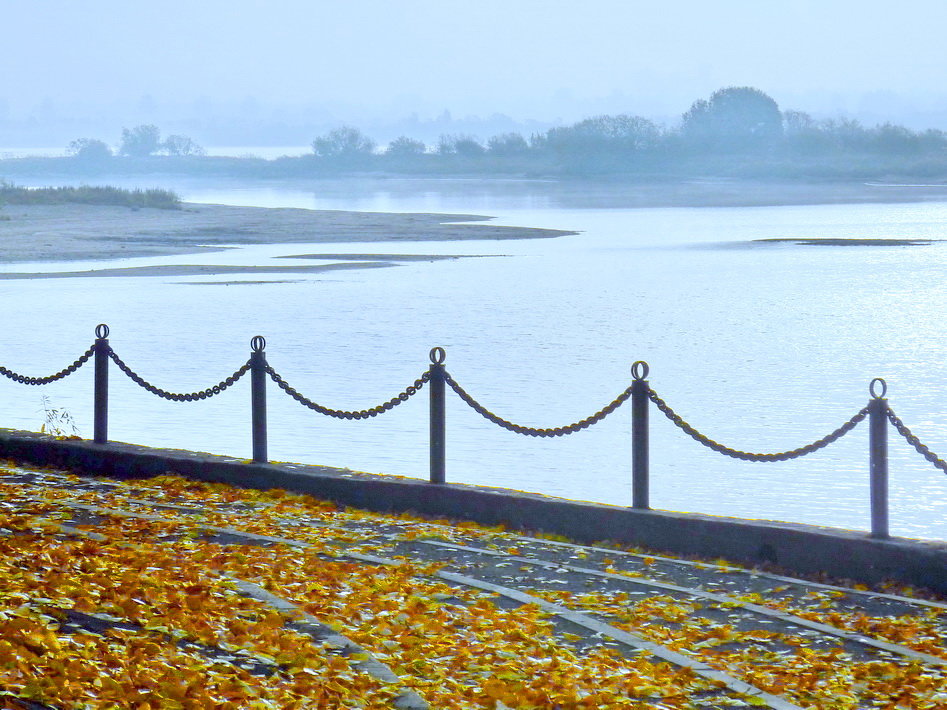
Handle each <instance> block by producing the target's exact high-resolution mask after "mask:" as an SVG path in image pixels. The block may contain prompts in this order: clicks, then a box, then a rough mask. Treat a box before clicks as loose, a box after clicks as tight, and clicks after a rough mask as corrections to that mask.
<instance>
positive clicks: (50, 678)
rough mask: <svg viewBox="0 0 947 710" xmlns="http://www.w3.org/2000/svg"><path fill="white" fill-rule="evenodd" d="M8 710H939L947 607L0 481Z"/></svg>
mask: <svg viewBox="0 0 947 710" xmlns="http://www.w3.org/2000/svg"><path fill="white" fill-rule="evenodd" d="M0 577H2V579H3V584H2V587H0V697H2V698H3V703H4V705H3V706H4V707H9V708H47V707H52V708H136V709H141V710H144V709H148V708H151V709H155V708H391V707H396V708H414V709H418V710H419V709H420V708H425V707H430V708H488V709H489V710H498V709H499V710H502V708H522V709H524V710H525V709H526V708H620V707H640V708H725V707H733V706H737V707H739V706H747V707H751V706H762V707H774V708H786V709H789V708H793V707H802V708H831V709H835V708H839V709H845V710H854V709H856V708H892V709H893V708H947V647H945V637H947V604H944V603H943V602H938V601H936V600H933V599H930V598H927V599H922V598H920V595H919V593H917V592H914V591H913V590H904V589H901V590H895V589H886V590H875V591H869V590H866V589H864V588H861V589H854V588H853V589H846V588H840V587H836V586H830V585H826V584H816V583H812V582H806V581H803V580H794V579H790V578H785V577H778V576H776V575H772V574H767V573H763V572H756V571H746V570H742V569H739V568H736V567H734V566H730V565H727V564H726V563H724V562H723V561H705V562H698V561H692V560H691V561H681V560H672V559H669V558H665V557H658V556H651V555H648V554H646V553H643V552H641V551H636V550H630V549H625V550H622V549H617V548H606V547H584V546H576V545H571V544H569V543H568V542H567V541H564V540H554V539H548V538H525V537H521V536H519V535H516V534H514V533H511V532H508V531H504V530H501V529H495V528H484V527H479V526H476V525H473V524H470V523H451V522H450V521H445V520H441V521H432V520H421V519H417V518H412V517H410V516H392V515H388V516H385V515H378V514H374V513H368V512H365V511H360V510H353V509H339V508H338V507H336V506H335V505H334V504H331V503H326V502H323V501H319V500H316V499H314V498H311V497H307V496H298V495H292V494H287V493H285V492H282V491H269V492H260V491H249V490H242V489H236V488H231V487H226V486H218V485H207V484H202V483H196V482H193V481H188V480H185V479H181V478H172V477H161V478H153V479H148V480H142V481H133V482H127V483H119V482H116V481H111V480H107V479H96V478H88V477H77V476H73V475H69V474H67V473H63V472H56V471H45V470H33V469H25V468H23V467H18V466H15V465H12V464H10V465H7V466H5V467H0Z"/></svg>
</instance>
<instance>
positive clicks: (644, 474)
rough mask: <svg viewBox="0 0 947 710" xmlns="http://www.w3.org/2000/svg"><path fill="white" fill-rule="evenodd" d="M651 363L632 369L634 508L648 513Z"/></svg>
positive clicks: (639, 364) (640, 364)
mask: <svg viewBox="0 0 947 710" xmlns="http://www.w3.org/2000/svg"><path fill="white" fill-rule="evenodd" d="M648 370H649V368H648V363H646V362H645V361H644V360H639V361H638V362H636V363H635V364H634V365H632V366H631V375H632V377H634V378H635V379H634V381H633V382H632V383H631V477H632V482H631V506H632V507H633V508H640V509H642V510H649V509H650V503H649V501H648V394H649V393H650V392H651V387H650V385H648V380H647V377H648Z"/></svg>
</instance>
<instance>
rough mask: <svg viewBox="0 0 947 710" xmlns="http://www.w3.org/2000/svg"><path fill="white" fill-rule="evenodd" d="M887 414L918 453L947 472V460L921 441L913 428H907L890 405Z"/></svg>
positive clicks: (889, 419)
mask: <svg viewBox="0 0 947 710" xmlns="http://www.w3.org/2000/svg"><path fill="white" fill-rule="evenodd" d="M885 414H886V415H887V416H888V421H889V422H891V424H892V425H893V426H894V428H895V429H897V430H898V433H899V434H900V435H901V436H903V437H904V438H905V440H906V441H907V442H908V443H909V444H910V445H911V446H913V447H914V448H915V450H916V451H917V453H919V454H920V455H921V456H923V457H924V458H925V459H927V460H928V461H930V462H931V463H932V464H934V465H935V466H936V467H937V468H939V469H940V470H941V471H943V472H944V473H947V461H944V460H943V459H942V458H940V457H939V456H938V455H937V454H935V453H934V452H933V451H931V450H930V449H929V448H927V447H926V446H925V445H924V444H922V443H921V440H920V439H918V438H917V437H916V436H915V435H914V434H913V433H911V430H910V429H908V428H907V425H905V423H904V422H903V421H901V418H900V417H899V416H898V415H897V414H895V413H894V410H893V409H891V407H888V408H887V409H886V411H885Z"/></svg>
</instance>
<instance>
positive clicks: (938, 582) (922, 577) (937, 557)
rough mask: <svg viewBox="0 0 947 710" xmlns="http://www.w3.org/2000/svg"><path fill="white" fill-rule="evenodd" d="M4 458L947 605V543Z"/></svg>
mask: <svg viewBox="0 0 947 710" xmlns="http://www.w3.org/2000/svg"><path fill="white" fill-rule="evenodd" d="M0 457H2V458H6V459H12V460H15V461H22V462H29V463H32V464H37V465H41V466H54V467H59V468H65V469H72V470H76V471H81V472H86V473H90V474H95V475H100V476H110V477H114V478H146V477H149V476H156V475H161V474H166V473H173V474H177V475H181V476H187V477H189V478H194V479H197V480H201V481H208V482H215V483H226V484H230V485H234V486H240V487H243V488H257V489H267V488H283V489H286V490H288V491H293V492H295V493H307V494H310V495H312V496H315V497H317V498H322V499H325V500H331V501H334V502H337V503H340V504H343V505H351V506H354V507H358V508H364V509H366V510H373V511H377V512H393V513H399V512H408V511H410V512H414V513H418V514H420V515H425V516H432V517H448V518H455V519H461V520H471V521H474V522H477V523H481V524H484V525H497V524H503V525H506V526H507V527H509V528H511V529H514V530H523V531H534V532H545V533H553V534H557V535H564V536H565V537H568V538H569V539H571V540H574V541H576V542H583V543H591V542H596V541H601V540H611V541H615V542H621V543H626V544H629V545H635V546H640V547H646V548H649V549H652V550H655V551H661V552H667V553H670V554H674V555H695V556H701V557H710V558H717V557H723V558H725V559H728V560H733V561H736V562H742V563H745V564H750V565H752V564H758V563H761V562H772V563H775V564H777V565H779V566H780V567H782V568H783V569H787V570H791V571H793V572H796V573H798V574H809V575H811V574H818V573H820V572H825V573H827V574H829V575H831V576H833V577H842V578H848V579H852V580H856V581H859V582H865V583H876V582H881V581H883V580H886V579H892V580H897V581H899V582H902V583H904V584H909V585H912V586H917V587H926V588H928V589H930V590H932V591H936V592H939V593H941V594H947V543H945V542H938V541H921V540H911V539H906V538H891V539H889V540H874V539H872V538H869V537H868V536H867V533H862V532H852V531H848V530H841V529H837V528H827V527H816V526H812V525H801V524H797V523H781V522H772V521H763V520H743V519H740V518H723V517H715V516H710V515H700V514H696V513H675V512H669V511H659V510H635V509H632V508H622V507H618V506H613V505H605V504H601V503H586V502H581V501H573V500H566V499H563V498H552V497H549V496H544V495H539V494H535V493H523V492H520V491H514V490H508V489H500V488H486V487H481V486H471V485H464V484H458V483H446V484H439V485H437V484H431V483H428V482H427V481H425V480H418V479H410V478H398V477H394V476H382V475H377V474H368V473H356V472H353V471H349V470H347V469H338V468H329V467H326V466H307V465H302V464H257V463H250V462H247V461H241V460H239V459H235V458H230V457H226V456H216V455H212V454H205V453H197V452H193V451H181V450H176V449H153V448H149V447H146V446H138V445H135V444H123V443H109V444H94V443H92V442H90V441H85V440H57V439H54V438H52V437H49V436H45V435H42V434H36V433H33V432H24V431H16V430H12V429H0Z"/></svg>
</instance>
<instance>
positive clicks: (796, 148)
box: [0, 86, 947, 179]
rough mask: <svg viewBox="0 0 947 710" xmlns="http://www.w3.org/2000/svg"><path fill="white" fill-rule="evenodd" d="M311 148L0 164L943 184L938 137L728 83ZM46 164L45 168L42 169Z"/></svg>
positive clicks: (174, 146) (91, 149) (136, 148)
mask: <svg viewBox="0 0 947 710" xmlns="http://www.w3.org/2000/svg"><path fill="white" fill-rule="evenodd" d="M311 148H312V152H311V153H310V154H308V155H304V156H298V157H283V158H277V159H275V160H263V159H261V158H224V157H207V156H205V155H204V151H203V149H202V148H201V147H200V146H199V145H197V144H196V143H195V142H194V141H192V140H191V139H190V138H188V137H186V136H178V135H171V136H168V137H167V138H165V139H164V140H162V138H161V133H160V130H159V129H158V127H157V126H154V125H140V126H135V127H133V128H126V129H124V130H123V131H122V136H121V143H120V145H119V147H118V149H117V151H116V153H117V154H115V155H113V152H112V150H111V149H110V148H109V146H107V145H106V144H105V143H103V142H102V141H100V140H97V139H91V138H81V139H78V140H75V141H73V142H72V143H71V144H70V145H69V147H68V153H69V155H70V156H72V158H69V159H55V158H45V159H41V158H32V159H29V158H27V159H10V160H5V161H0V166H2V167H3V168H4V169H5V170H8V169H9V168H13V169H14V170H16V169H19V170H20V172H21V173H29V172H30V171H31V170H33V171H35V170H38V169H41V167H43V166H45V167H46V169H48V168H49V161H51V160H52V161H60V162H58V163H57V165H56V167H57V168H66V167H68V166H67V165H65V164H63V163H62V162H61V161H63V160H72V161H73V163H72V165H71V167H72V168H73V171H74V172H80V173H83V174H84V173H85V172H94V171H95V170H98V171H99V172H105V171H107V170H116V169H121V170H127V171H131V172H136V171H137V172H141V171H146V170H147V171H154V170H166V171H168V172H183V173H187V174H204V175H232V176H235V177H307V176H319V175H336V174H339V173H345V172H347V171H350V172H351V171H358V172H371V171H376V172H389V173H404V174H419V175H447V174H481V175H483V174H496V175H520V176H521V175H526V176H539V175H563V176H569V175H574V176H583V175H619V176H620V175H624V176H629V177H632V178H635V177H639V176H640V177H656V176H657V177H671V178H675V177H676V178H686V177H692V176H734V177H770V178H774V177H775V178H840V179H844V178H874V177H884V176H890V175H907V176H917V177H926V178H935V179H936V178H941V179H947V134H945V133H944V132H943V131H939V130H927V131H912V130H909V129H907V128H905V127H903V126H897V125H893V124H890V123H886V124H883V125H878V126H874V127H867V126H863V125H862V124H860V123H859V122H857V121H854V120H850V119H845V118H840V119H833V120H816V119H815V118H813V117H812V116H810V115H808V114H806V113H802V112H799V111H792V110H785V111H784V110H781V109H780V107H779V105H778V104H777V103H776V101H775V100H774V99H773V98H772V97H770V96H768V95H767V94H766V93H764V92H763V91H761V90H759V89H756V88H753V87H748V86H738V87H727V88H723V89H720V90H718V91H715V92H713V93H712V94H711V95H710V96H709V97H708V98H706V99H698V100H697V101H694V102H693V104H692V105H691V106H690V108H689V109H688V110H687V111H686V112H685V113H684V114H683V115H682V116H681V117H680V120H679V121H678V122H677V123H676V124H675V125H672V126H667V125H660V124H657V123H655V122H653V121H651V120H649V119H647V118H644V117H641V116H636V115H633V114H618V115H602V116H593V117H590V118H586V119H584V120H582V121H578V122H576V123H573V124H571V125H564V126H556V127H553V128H550V129H548V130H546V131H544V132H541V133H534V134H533V135H530V136H523V135H521V134H519V133H516V132H507V133H502V134H499V135H495V136H492V137H490V138H488V139H487V140H485V141H481V140H480V138H479V137H477V136H473V135H469V134H463V133H461V134H443V135H441V136H440V138H439V139H438V141H437V142H436V144H434V145H426V144H425V143H424V142H423V141H421V140H418V139H416V138H414V137H411V136H406V135H402V136H398V137H397V138H395V139H394V140H391V141H390V142H389V143H388V144H387V146H385V147H379V144H378V143H377V142H376V141H375V140H374V139H373V138H372V137H370V136H368V135H366V134H365V133H363V132H362V131H361V130H360V129H358V128H357V127H354V126H339V127H337V128H334V129H332V130H330V131H328V132H327V133H325V134H323V135H320V136H317V137H315V138H314V139H313V141H312V144H311ZM44 161H45V162H44Z"/></svg>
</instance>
